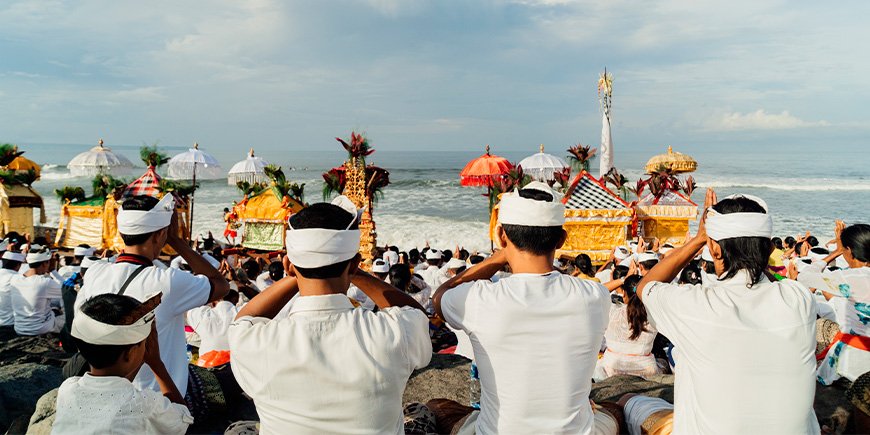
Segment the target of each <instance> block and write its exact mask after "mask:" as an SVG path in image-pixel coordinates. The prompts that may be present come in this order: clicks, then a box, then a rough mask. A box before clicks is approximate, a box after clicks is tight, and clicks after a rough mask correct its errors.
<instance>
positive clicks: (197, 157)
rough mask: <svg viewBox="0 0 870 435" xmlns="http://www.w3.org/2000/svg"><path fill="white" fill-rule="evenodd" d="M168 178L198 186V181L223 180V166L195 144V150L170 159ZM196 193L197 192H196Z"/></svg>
mask: <svg viewBox="0 0 870 435" xmlns="http://www.w3.org/2000/svg"><path fill="white" fill-rule="evenodd" d="M166 166H167V170H166V173H167V174H166V178H169V179H171V180H191V181H192V182H193V185H194V186H196V179H197V178H200V179H203V180H216V179H219V178H223V176H224V175H223V169H221V164H220V163H219V162H218V161H217V159H216V158H214V157H213V156H212V155H211V154H208V153H206V152H204V151H202V150H200V149H199V144H198V143H194V144H193V148H190V149H188V150H187V151H186V152H183V153H181V154H178V155H176V156H175V157H173V158H171V159H169V163H167V165H166ZM194 192H195V191H194ZM193 196H194V194H193V193H191V194H190V223H189V225H188V228H190V234H193Z"/></svg>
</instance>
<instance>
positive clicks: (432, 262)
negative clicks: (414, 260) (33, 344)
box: [426, 258, 442, 266]
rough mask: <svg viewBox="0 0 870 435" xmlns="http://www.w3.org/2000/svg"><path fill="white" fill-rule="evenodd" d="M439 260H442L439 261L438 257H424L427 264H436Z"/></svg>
mask: <svg viewBox="0 0 870 435" xmlns="http://www.w3.org/2000/svg"><path fill="white" fill-rule="evenodd" d="M441 262H442V261H441V260H440V259H437V258H434V259H431V260H430V259H426V264H428V265H430V266H437V265H438V264H439V263H441Z"/></svg>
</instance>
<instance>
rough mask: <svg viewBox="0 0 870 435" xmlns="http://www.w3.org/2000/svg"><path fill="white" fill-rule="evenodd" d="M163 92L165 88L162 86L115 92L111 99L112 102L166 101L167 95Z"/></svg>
mask: <svg viewBox="0 0 870 435" xmlns="http://www.w3.org/2000/svg"><path fill="white" fill-rule="evenodd" d="M162 90H163V88H162V87H160V86H147V87H142V88H135V89H125V90H123V91H118V92H115V93H114V94H112V95H111V96H110V98H111V99H112V100H118V101H124V102H137V103H138V102H141V103H150V102H155V101H163V100H166V95H164V94H163V92H162Z"/></svg>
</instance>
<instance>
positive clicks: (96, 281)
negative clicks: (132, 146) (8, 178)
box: [76, 194, 229, 394]
mask: <svg viewBox="0 0 870 435" xmlns="http://www.w3.org/2000/svg"><path fill="white" fill-rule="evenodd" d="M177 222H178V221H177V218H176V216H175V201H174V199H173V197H172V195H171V194H166V195H164V196H163V198H162V199H161V200H159V201H158V200H157V199H156V198H153V197H150V196H134V197H132V198H129V199H127V200H125V201H124V202H123V204H122V205H121V208H120V210H118V232H119V233H121V238H122V239H123V241H124V245H125V248H124V250H123V253H121V254H120V255H118V258H117V259H116V260H115V262H114V263H103V262H99V263H96V264H94V265H93V266H91V267H90V268H89V269H88V273H87V275H85V277H84V284H83V285H82V288H81V289H80V290H79V295H78V298H77V299H76V307H77V309H78V308H79V307H81V305H82V303H83V302H84V301H86V300H87V299H89V298H91V297H94V296H96V295H98V294H103V293H115V294H125V295H127V296H132V297H134V298H136V299H138V300H140V301H141V300H144V299H145V296H147V295H150V294H152V293H155V292H160V293H162V294H163V302H162V303H161V304H160V306H159V307H158V308H157V336H158V339H159V340H160V352H161V358H162V360H163V362H164V363H165V364H166V368H167V370H168V371H169V374H170V375H171V376H172V380H173V381H174V382H175V385H176V387H177V388H178V390H179V391H180V392H181V394H185V393H186V392H187V379H188V373H189V372H188V368H187V364H188V361H187V352H186V346H185V344H186V343H185V337H184V315H185V313H186V312H187V311H188V310H190V309H191V308H196V307H200V306H203V305H205V304H207V303H209V302H212V301H218V300H221V299H223V297H224V296H226V294H227V292H228V291H229V283H227V280H226V279H224V277H223V276H222V275H221V274H220V272H218V270H217V269H215V268H214V267H213V266H212V265H211V264H209V262H208V261H206V260H205V259H204V258H203V257H202V256H200V255H199V254H197V253H196V251H194V250H193V249H191V247H190V246H189V245H188V244H187V242H186V241H185V240H182V239H181V238H180V237H178V229H177V225H178V223H177ZM165 245H169V246H171V247H172V248H173V249H174V250H175V252H178V254H179V255H180V256H181V257H182V258H184V260H185V261H187V264H188V265H189V266H190V269H191V272H192V273H190V272H186V271H182V270H179V269H172V268H158V267H154V264H153V261H154V259H155V258H157V257H158V256H159V255H160V252H161V251H162V250H163V247H164V246H165ZM133 383H134V384H135V385H136V387H138V388H140V389H143V390H144V389H152V390H154V391H158V390H159V385H158V384H157V380H156V379H155V378H154V373H153V372H152V371H151V369H150V368H149V365H148V364H146V365H145V366H143V367H142V369H141V370H140V371H139V374H138V375H137V376H136V379H135V381H134V382H133Z"/></svg>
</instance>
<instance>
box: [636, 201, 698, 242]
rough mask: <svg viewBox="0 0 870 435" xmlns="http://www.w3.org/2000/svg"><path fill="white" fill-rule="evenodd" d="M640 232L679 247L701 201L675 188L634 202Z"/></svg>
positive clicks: (645, 237)
mask: <svg viewBox="0 0 870 435" xmlns="http://www.w3.org/2000/svg"><path fill="white" fill-rule="evenodd" d="M635 211H636V213H637V219H638V223H639V226H638V232H639V233H640V235H641V236H642V237H643V238H644V239H646V240H652V239H653V238H656V239H659V241H660V242H661V243H670V244H672V245H674V246H680V245H682V244H683V243H685V242H686V234H687V233H688V231H689V221H690V220H695V219H697V218H698V204H695V203H694V202H692V200H691V199H689V198H687V197H685V196H683V195H682V194H680V193H679V192H675V191H673V190H665V191H664V192H663V193H662V194H661V195H659V196H655V195H653V194H652V193H650V194H649V195H647V196H645V197H644V198H643V199H641V200H640V201H638V202H637V204H636V205H635Z"/></svg>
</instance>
